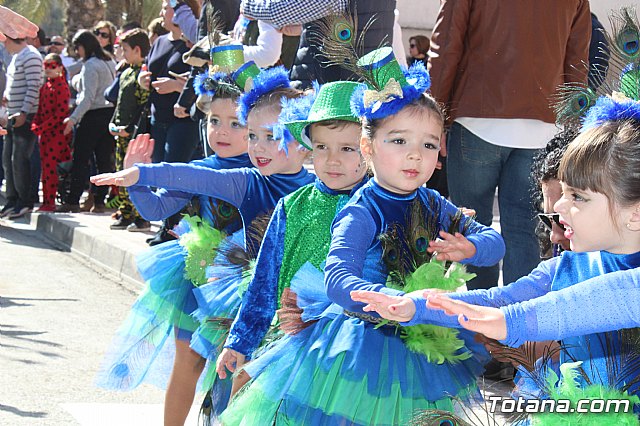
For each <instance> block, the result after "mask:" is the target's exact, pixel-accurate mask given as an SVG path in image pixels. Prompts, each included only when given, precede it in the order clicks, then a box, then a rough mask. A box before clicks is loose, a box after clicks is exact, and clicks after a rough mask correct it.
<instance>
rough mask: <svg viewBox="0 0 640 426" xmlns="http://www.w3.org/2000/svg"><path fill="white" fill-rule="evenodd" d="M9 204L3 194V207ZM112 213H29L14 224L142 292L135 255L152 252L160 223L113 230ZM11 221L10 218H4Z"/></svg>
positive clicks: (0, 202)
mask: <svg viewBox="0 0 640 426" xmlns="http://www.w3.org/2000/svg"><path fill="white" fill-rule="evenodd" d="M5 202H6V199H5V196H4V193H3V192H0V205H4V203H5ZM112 213H113V212H112V211H110V210H107V212H105V213H99V214H96V213H29V214H27V215H25V216H24V217H22V218H19V219H16V220H15V222H18V223H24V224H27V225H30V226H31V227H33V228H35V229H36V230H37V231H38V232H39V233H41V234H42V235H44V236H46V237H47V238H49V239H50V240H52V241H53V242H54V243H56V245H58V246H60V247H61V248H62V249H63V250H67V251H70V252H73V253H74V254H77V255H79V256H80V257H82V258H84V259H85V260H87V261H88V262H90V263H93V264H95V265H97V266H98V267H100V268H103V269H105V270H107V271H108V272H109V273H110V274H112V275H113V276H115V277H117V278H119V279H121V280H123V281H126V282H127V283H129V284H132V285H133V287H134V288H136V289H138V290H141V289H142V285H143V281H142V280H141V278H140V277H139V276H138V272H137V269H136V262H135V260H136V255H137V254H138V253H140V252H142V251H144V250H147V249H149V245H147V243H146V242H145V240H146V239H147V238H150V237H152V236H153V235H154V234H155V233H156V231H157V230H158V228H159V226H160V222H152V223H151V230H150V231H148V232H128V231H126V230H118V231H114V230H111V229H109V225H110V224H111V223H112V222H113V221H114V220H113V219H111V214H112ZM2 220H3V221H9V220H11V219H2Z"/></svg>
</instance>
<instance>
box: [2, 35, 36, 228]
mask: <svg viewBox="0 0 640 426" xmlns="http://www.w3.org/2000/svg"><path fill="white" fill-rule="evenodd" d="M4 44H5V48H6V49H7V51H8V52H9V53H10V54H12V55H13V58H12V59H11V63H10V64H9V67H8V68H7V84H6V88H5V91H4V98H3V103H5V105H6V107H7V110H8V115H9V117H8V118H9V122H8V128H7V132H8V133H7V135H6V137H5V141H4V147H3V152H2V163H3V166H4V173H5V179H6V194H7V203H6V204H5V206H4V208H3V209H2V210H0V217H9V218H18V217H22V216H24V215H25V214H27V213H28V212H30V211H31V210H32V209H33V200H34V194H33V193H32V192H33V188H32V186H33V185H32V163H31V156H32V154H33V152H34V150H35V148H36V146H37V143H38V138H37V136H36V135H35V134H34V133H33V132H32V131H31V121H32V120H33V117H34V115H35V113H36V112H37V110H38V98H39V91H40V86H41V85H42V56H41V55H40V52H38V50H37V49H36V48H35V47H33V46H30V45H28V44H27V42H26V40H25V39H24V38H18V39H13V38H10V37H7V39H6V40H5V43H4ZM36 196H37V194H36Z"/></svg>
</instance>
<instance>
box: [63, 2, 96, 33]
mask: <svg viewBox="0 0 640 426" xmlns="http://www.w3.org/2000/svg"><path fill="white" fill-rule="evenodd" d="M103 19H104V6H103V5H102V1H100V0H67V19H66V27H67V39H68V40H69V42H70V41H71V39H72V38H73V35H74V34H75V33H76V31H78V30H80V29H85V28H86V29H89V28H93V26H94V25H95V24H97V23H98V21H101V20H103Z"/></svg>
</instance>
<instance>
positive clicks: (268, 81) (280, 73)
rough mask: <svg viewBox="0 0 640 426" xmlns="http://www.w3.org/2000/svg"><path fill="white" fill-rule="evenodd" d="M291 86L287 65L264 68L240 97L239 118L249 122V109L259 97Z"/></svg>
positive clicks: (243, 122)
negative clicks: (251, 85)
mask: <svg viewBox="0 0 640 426" xmlns="http://www.w3.org/2000/svg"><path fill="white" fill-rule="evenodd" d="M286 87H291V82H290V81H289V74H288V72H287V70H286V69H285V67H283V66H279V67H275V68H270V69H268V70H263V71H262V72H261V73H260V74H258V75H257V76H256V77H255V78H254V79H253V87H252V88H251V89H250V90H249V91H247V92H245V93H244V94H243V95H242V96H241V97H240V99H238V111H237V112H238V120H240V123H241V124H242V125H246V124H247V116H248V115H249V111H251V109H252V108H253V107H254V106H255V105H256V103H257V102H258V99H260V98H261V97H262V96H264V95H266V94H268V93H270V92H272V91H274V90H275V89H280V88H286Z"/></svg>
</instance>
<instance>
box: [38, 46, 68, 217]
mask: <svg viewBox="0 0 640 426" xmlns="http://www.w3.org/2000/svg"><path fill="white" fill-rule="evenodd" d="M44 73H45V76H46V77H47V81H45V83H44V84H43V85H42V87H41V88H40V100H39V103H38V112H37V113H36V116H35V117H34V119H33V122H32V124H31V130H32V131H33V133H35V134H36V135H38V136H39V137H40V161H41V163H42V192H43V197H42V198H43V200H42V206H40V208H39V209H38V211H39V212H52V211H54V210H55V204H56V191H57V188H58V173H57V170H56V168H57V166H58V163H60V162H63V161H68V160H69V159H70V158H71V150H70V148H69V140H70V136H71V135H64V134H63V133H62V131H63V129H64V125H63V124H62V121H63V120H64V119H65V118H67V117H68V116H69V97H70V93H69V85H68V84H67V80H66V77H65V71H64V67H63V66H62V59H61V58H60V56H59V55H57V54H55V53H50V54H48V55H47V56H46V57H45V58H44Z"/></svg>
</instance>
